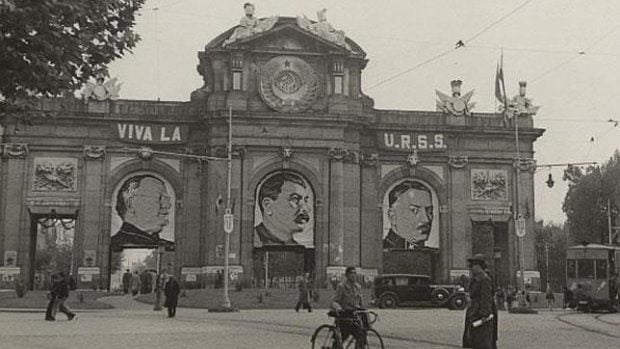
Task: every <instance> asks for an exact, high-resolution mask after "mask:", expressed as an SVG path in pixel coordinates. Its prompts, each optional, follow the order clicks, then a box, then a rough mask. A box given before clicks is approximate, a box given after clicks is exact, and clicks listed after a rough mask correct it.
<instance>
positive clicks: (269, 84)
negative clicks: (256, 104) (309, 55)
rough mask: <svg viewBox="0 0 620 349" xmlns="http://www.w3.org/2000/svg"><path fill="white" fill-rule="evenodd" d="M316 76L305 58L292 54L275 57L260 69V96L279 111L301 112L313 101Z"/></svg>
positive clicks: (316, 84) (315, 94)
mask: <svg viewBox="0 0 620 349" xmlns="http://www.w3.org/2000/svg"><path fill="white" fill-rule="evenodd" d="M318 81H319V78H318V76H317V74H316V72H315V71H314V69H312V67H311V66H310V65H309V64H308V63H306V62H305V61H304V60H302V59H301V58H298V57H293V56H279V57H274V58H272V59H271V60H269V61H268V62H267V63H265V64H264V65H263V66H262V67H261V69H260V89H259V90H260V95H261V97H262V98H263V100H264V101H265V103H267V105H268V106H269V107H271V108H272V109H274V110H277V111H280V112H301V111H304V110H306V109H308V108H309V107H310V106H311V105H312V103H314V101H315V100H316V97H317V94H318V86H319V84H318Z"/></svg>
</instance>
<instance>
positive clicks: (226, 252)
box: [222, 107, 232, 308]
mask: <svg viewBox="0 0 620 349" xmlns="http://www.w3.org/2000/svg"><path fill="white" fill-rule="evenodd" d="M227 148H228V183H227V191H228V192H227V194H226V213H227V214H230V213H231V209H230V186H231V180H232V107H229V108H228V147H227ZM225 234H226V242H225V244H224V304H223V305H222V306H223V307H224V308H230V298H229V297H228V274H229V272H228V255H229V249H230V233H228V232H225Z"/></svg>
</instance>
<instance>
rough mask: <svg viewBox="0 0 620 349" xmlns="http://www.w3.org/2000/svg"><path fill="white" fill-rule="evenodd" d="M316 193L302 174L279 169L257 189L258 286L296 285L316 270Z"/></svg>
mask: <svg viewBox="0 0 620 349" xmlns="http://www.w3.org/2000/svg"><path fill="white" fill-rule="evenodd" d="M315 197H316V196H315V192H314V190H313V188H312V186H311V185H310V182H309V181H308V180H307V179H306V178H305V177H304V176H303V175H301V174H300V173H298V172H295V171H291V170H278V171H274V172H271V173H269V174H268V175H266V176H265V177H263V178H262V179H261V181H260V182H259V183H258V185H257V186H256V189H255V193H254V201H255V205H254V207H255V210H254V224H253V227H254V232H253V247H254V249H253V255H254V258H253V259H254V271H255V273H254V277H255V281H256V284H257V285H263V286H267V287H284V288H294V287H296V281H297V278H298V277H300V276H302V275H303V274H304V273H311V274H312V273H313V271H314V258H315V256H314V251H315V248H314V246H315V241H314V240H315V222H316V219H315V211H316V210H315V201H316V200H315Z"/></svg>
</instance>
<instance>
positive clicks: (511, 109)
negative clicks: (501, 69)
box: [499, 81, 540, 117]
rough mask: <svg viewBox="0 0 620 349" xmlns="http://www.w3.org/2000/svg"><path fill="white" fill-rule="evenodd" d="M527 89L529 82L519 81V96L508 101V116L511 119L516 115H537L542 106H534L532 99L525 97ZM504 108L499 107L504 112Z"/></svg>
mask: <svg viewBox="0 0 620 349" xmlns="http://www.w3.org/2000/svg"><path fill="white" fill-rule="evenodd" d="M526 87H527V82H525V81H519V94H518V95H516V96H514V97H512V98H511V99H510V100H509V101H508V109H507V110H506V114H507V115H508V116H509V117H513V116H515V115H536V113H537V112H538V108H540V106H535V105H532V100H531V99H530V98H527V97H525V91H526ZM503 109H504V106H503V105H500V106H499V111H501V112H503V111H504V110H503Z"/></svg>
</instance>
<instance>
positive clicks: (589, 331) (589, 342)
mask: <svg viewBox="0 0 620 349" xmlns="http://www.w3.org/2000/svg"><path fill="white" fill-rule="evenodd" d="M105 300H106V302H109V303H111V304H113V305H115V306H116V307H117V308H116V309H113V310H99V311H83V312H79V313H78V319H77V321H75V320H74V321H72V322H69V321H67V320H66V319H65V317H64V316H63V315H62V314H59V315H58V317H57V318H58V320H57V321H56V322H47V321H44V320H43V317H44V316H43V315H44V314H43V313H42V312H40V313H36V312H6V311H3V312H1V313H0V348H7V349H12V348H63V349H65V348H88V349H95V348H125V347H126V348H135V349H137V348H154V347H158V348H162V347H164V348H165V347H170V348H309V347H310V336H311V334H312V331H313V330H314V328H316V327H317V326H318V325H320V324H322V323H324V322H328V321H330V319H329V318H328V317H327V315H326V311H325V310H321V309H319V310H316V311H314V312H312V313H307V312H300V313H296V312H295V311H294V310H292V309H291V310H244V311H241V312H239V313H209V312H207V311H206V310H204V309H183V308H181V309H179V310H178V314H177V317H176V318H174V319H168V318H167V317H166V314H165V311H162V312H155V311H153V310H152V306H150V305H146V304H141V303H137V302H134V301H133V300H131V299H130V298H128V297H122V296H121V297H109V298H107V299H105ZM377 311H378V312H379V314H380V320H379V321H378V322H377V323H376V324H375V329H377V330H378V331H379V332H380V333H381V334H382V335H383V336H384V339H385V344H386V348H460V342H461V334H462V326H463V324H462V322H463V312H460V311H450V310H447V309H397V310H381V309H379V310H377ZM619 339H620V314H581V313H575V312H564V311H554V312H549V311H542V312H540V313H539V314H536V315H516V314H507V313H505V312H501V313H500V341H499V347H500V348H519V349H522V348H592V349H596V348H615V347H617V344H618V342H619Z"/></svg>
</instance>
